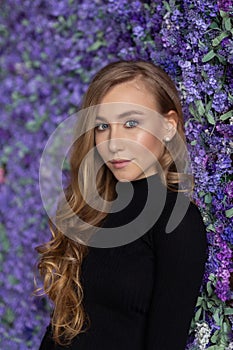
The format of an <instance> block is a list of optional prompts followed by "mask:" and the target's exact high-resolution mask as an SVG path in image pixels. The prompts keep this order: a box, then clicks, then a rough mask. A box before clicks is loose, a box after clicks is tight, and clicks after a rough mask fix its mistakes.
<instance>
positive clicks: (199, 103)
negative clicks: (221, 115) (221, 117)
mask: <svg viewBox="0 0 233 350" xmlns="http://www.w3.org/2000/svg"><path fill="white" fill-rule="evenodd" d="M195 104H196V107H197V111H198V114H199V116H200V117H202V116H203V115H204V114H205V107H204V105H203V103H202V101H201V100H197V101H195Z"/></svg>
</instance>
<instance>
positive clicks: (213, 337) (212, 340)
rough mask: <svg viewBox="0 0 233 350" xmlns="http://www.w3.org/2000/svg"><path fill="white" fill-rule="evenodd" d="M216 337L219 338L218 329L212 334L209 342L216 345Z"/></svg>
mask: <svg viewBox="0 0 233 350" xmlns="http://www.w3.org/2000/svg"><path fill="white" fill-rule="evenodd" d="M218 337H219V329H217V330H216V331H215V332H214V334H213V335H212V337H211V338H210V340H211V342H212V343H216V342H217V339H218Z"/></svg>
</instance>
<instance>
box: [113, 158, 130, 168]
mask: <svg viewBox="0 0 233 350" xmlns="http://www.w3.org/2000/svg"><path fill="white" fill-rule="evenodd" d="M130 162H131V160H124V161H119V162H111V164H112V165H113V166H114V168H116V169H120V168H124V167H125V166H126V165H128V164H129V163H130Z"/></svg>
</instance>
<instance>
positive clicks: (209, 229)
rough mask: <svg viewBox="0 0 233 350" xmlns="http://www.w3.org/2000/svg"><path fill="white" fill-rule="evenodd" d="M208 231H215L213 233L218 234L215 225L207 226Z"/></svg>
mask: <svg viewBox="0 0 233 350" xmlns="http://www.w3.org/2000/svg"><path fill="white" fill-rule="evenodd" d="M206 229H207V230H208V231H213V232H216V229H215V227H214V225H213V224H209V225H208V226H207V228H206Z"/></svg>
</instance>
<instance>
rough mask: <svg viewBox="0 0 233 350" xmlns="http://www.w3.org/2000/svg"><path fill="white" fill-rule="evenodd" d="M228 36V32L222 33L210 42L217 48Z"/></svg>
mask: <svg viewBox="0 0 233 350" xmlns="http://www.w3.org/2000/svg"><path fill="white" fill-rule="evenodd" d="M228 36H229V33H228V32H222V33H221V34H220V35H218V36H217V37H216V38H215V39H214V40H212V45H213V46H218V45H219V44H220V43H221V41H223V39H225V38H227V37H228Z"/></svg>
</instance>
